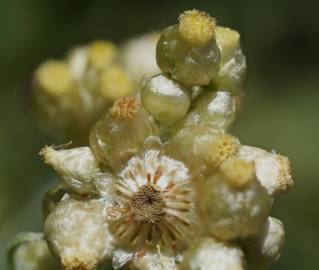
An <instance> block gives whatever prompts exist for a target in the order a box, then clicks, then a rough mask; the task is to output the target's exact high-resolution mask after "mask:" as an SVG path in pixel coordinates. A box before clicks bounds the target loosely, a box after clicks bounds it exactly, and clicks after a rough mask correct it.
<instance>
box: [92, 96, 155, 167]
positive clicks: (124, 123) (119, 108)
mask: <svg viewBox="0 0 319 270" xmlns="http://www.w3.org/2000/svg"><path fill="white" fill-rule="evenodd" d="M157 133H158V130H157V127H156V125H155V123H154V120H153V119H152V117H150V116H149V114H148V113H147V112H146V111H145V110H144V109H143V107H142V105H141V104H140V101H139V100H137V99H136V98H134V97H123V98H121V99H119V100H117V101H116V102H115V103H114V105H113V107H112V108H111V109H110V111H109V112H107V114H106V115H105V116H104V117H103V118H102V119H101V120H100V121H98V122H97V123H96V125H95V126H94V127H93V128H92V130H91V133H90V145H91V147H92V149H93V151H94V154H95V155H96V156H97V158H98V159H99V160H100V161H101V162H102V163H103V164H104V165H107V166H110V167H112V168H113V169H115V170H117V169H120V167H121V166H123V165H124V164H125V162H126V161H128V160H129V159H130V158H131V157H132V156H134V155H135V154H136V153H137V152H138V151H139V148H140V147H141V146H142V145H143V144H144V142H145V140H146V139H147V138H148V137H152V136H154V135H157Z"/></svg>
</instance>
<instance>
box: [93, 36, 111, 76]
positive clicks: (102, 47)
mask: <svg viewBox="0 0 319 270" xmlns="http://www.w3.org/2000/svg"><path fill="white" fill-rule="evenodd" d="M116 56H117V48H116V46H115V45H114V44H113V43H111V42H105V41H95V42H93V43H91V44H90V46H89V48H88V59H89V64H90V65H91V66H92V67H93V68H95V69H96V70H99V71H101V70H103V69H104V68H106V67H107V66H109V65H110V64H111V63H113V61H114V60H115V58H116Z"/></svg>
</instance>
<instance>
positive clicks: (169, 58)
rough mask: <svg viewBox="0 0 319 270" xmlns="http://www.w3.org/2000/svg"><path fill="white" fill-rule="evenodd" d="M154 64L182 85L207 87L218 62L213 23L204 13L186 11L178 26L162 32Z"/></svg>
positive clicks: (214, 73) (216, 69)
mask: <svg viewBox="0 0 319 270" xmlns="http://www.w3.org/2000/svg"><path fill="white" fill-rule="evenodd" d="M156 60H157V64H158V66H159V67H160V69H161V70H162V71H163V72H165V73H169V74H171V75H172V77H173V78H174V79H176V80H177V81H179V82H181V83H183V84H185V85H191V86H193V85H208V84H209V82H210V81H211V80H212V79H213V77H214V76H215V75H216V74H217V72H218V68H219V61H220V52H219V48H218V46H217V44H216V41H215V20H214V19H213V18H211V17H209V15H207V14H206V13H203V12H199V11H196V10H192V11H186V12H185V13H184V14H182V15H181V17H180V23H179V24H178V25H174V26H170V27H168V28H166V29H165V30H164V31H163V33H162V35H161V38H160V39H159V41H158V43H157V48H156Z"/></svg>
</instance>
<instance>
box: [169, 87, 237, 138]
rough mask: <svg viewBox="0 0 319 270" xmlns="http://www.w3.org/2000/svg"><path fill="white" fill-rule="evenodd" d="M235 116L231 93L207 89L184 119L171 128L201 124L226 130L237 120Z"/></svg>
mask: <svg viewBox="0 0 319 270" xmlns="http://www.w3.org/2000/svg"><path fill="white" fill-rule="evenodd" d="M235 116H236V107H235V99H234V98H233V97H232V96H231V95H230V93H228V92H207V91H205V92H204V93H202V94H200V95H199V96H198V97H197V98H196V99H195V100H194V101H193V104H192V109H191V110H190V111H189V113H188V114H187V115H186V116H185V117H184V119H182V120H181V121H179V122H178V123H177V124H176V125H175V126H173V127H172V128H171V133H173V134H174V133H176V131H178V130H180V129H182V128H184V127H193V126H196V125H200V124H204V125H210V126H212V127H214V128H215V129H218V130H226V129H227V128H228V127H229V126H230V125H231V123H232V122H233V121H234V120H235Z"/></svg>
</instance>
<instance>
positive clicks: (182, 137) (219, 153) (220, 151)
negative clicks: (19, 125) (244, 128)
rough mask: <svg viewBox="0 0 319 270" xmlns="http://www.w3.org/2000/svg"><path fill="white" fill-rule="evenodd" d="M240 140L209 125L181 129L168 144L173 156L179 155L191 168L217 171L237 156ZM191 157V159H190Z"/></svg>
mask: <svg viewBox="0 0 319 270" xmlns="http://www.w3.org/2000/svg"><path fill="white" fill-rule="evenodd" d="M239 147H240V142H239V140H238V139H237V138H236V137H234V136H232V135H230V134H227V133H224V132H221V131H219V130H216V129H214V127H212V126H209V125H198V126H192V127H186V128H183V129H181V130H180V131H179V132H178V133H177V134H176V135H175V136H174V137H173V138H172V139H171V140H170V143H169V144H168V147H167V148H168V149H169V151H170V152H172V155H174V153H175V155H178V156H180V157H181V158H182V159H183V160H185V163H188V164H189V167H191V168H193V167H194V168H197V169H199V171H207V170H208V171H211V172H212V171H215V170H216V169H217V168H218V167H219V166H220V164H222V162H223V161H225V160H226V159H227V158H230V157H233V156H235V155H236V154H237V152H238V150H239ZM190 157H191V158H190Z"/></svg>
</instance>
